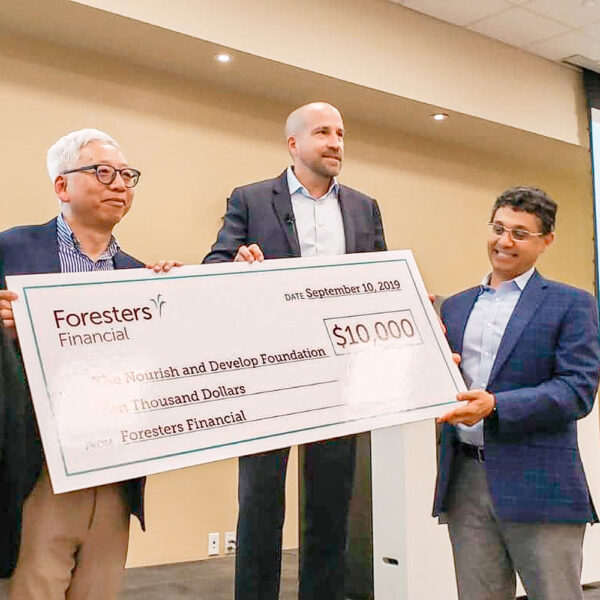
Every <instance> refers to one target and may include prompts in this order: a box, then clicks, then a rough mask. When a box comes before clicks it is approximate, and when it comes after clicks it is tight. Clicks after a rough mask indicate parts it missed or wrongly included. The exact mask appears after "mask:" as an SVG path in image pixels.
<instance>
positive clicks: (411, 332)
mask: <svg viewBox="0 0 600 600" xmlns="http://www.w3.org/2000/svg"><path fill="white" fill-rule="evenodd" d="M8 287H9V289H11V290H13V291H15V292H17V294H18V295H19V299H18V300H17V301H15V302H14V303H13V308H14V313H15V319H16V323H17V331H18V334H19V341H20V344H21V350H22V353H23V357H24V361H25V367H26V371H27V376H28V380H29V384H30V388H31V391H32V396H33V400H34V406H35V411H36V414H37V418H38V423H39V426H40V430H41V434H42V441H43V444H44V450H45V453H46V459H47V462H48V466H49V470H50V476H51V479H52V484H53V487H54V490H55V491H56V492H64V491H69V490H74V489H79V488H84V487H89V486H92V485H100V484H103V483H108V482H112V481H119V480H123V479H128V478H131V477H135V476H140V475H146V474H151V473H157V472H161V471H167V470H171V469H177V468H181V467H185V466H190V465H195V464H200V463H205V462H210V461H215V460H221V459H225V458H231V457H234V456H241V455H244V454H252V453H255V452H261V451H264V450H269V449H274V448H280V447H284V446H289V445H292V444H300V443H306V442H311V441H316V440H320V439H327V438H332V437H336V436H341V435H347V434H351V433H358V432H361V431H367V430H372V429H376V428H380V427H388V426H391V425H397V424H400V423H406V422H409V421H415V420H420V419H427V418H432V417H435V416H437V415H440V414H442V413H443V412H445V411H447V410H448V409H449V405H451V404H453V403H454V402H455V400H454V398H455V396H456V393H457V391H459V390H463V389H464V383H463V381H462V378H461V376H460V373H459V371H458V369H457V368H456V366H455V365H454V363H453V362H452V358H451V354H450V350H449V348H448V346H447V343H446V340H445V338H444V336H443V333H442V331H441V328H440V325H439V322H438V319H437V316H436V315H435V312H434V310H433V308H432V306H431V303H430V302H429V299H428V297H427V293H426V291H425V287H424V285H423V282H422V280H421V277H420V275H419V272H418V269H417V267H416V265H415V262H414V259H413V256H412V253H411V252H409V251H396V252H385V253H369V254H354V255H345V256H338V257H325V258H324V257H315V258H302V259H285V260H271V261H265V262H264V263H262V264H260V265H258V264H253V265H248V264H245V263H228V264H220V265H205V266H193V267H183V268H180V269H177V270H174V271H172V272H170V273H168V274H161V275H156V274H154V273H151V272H150V271H147V270H145V269H134V270H127V271H123V270H121V271H110V272H101V273H100V272H98V273H81V274H53V275H27V276H14V277H9V278H8ZM432 443H433V440H432Z"/></svg>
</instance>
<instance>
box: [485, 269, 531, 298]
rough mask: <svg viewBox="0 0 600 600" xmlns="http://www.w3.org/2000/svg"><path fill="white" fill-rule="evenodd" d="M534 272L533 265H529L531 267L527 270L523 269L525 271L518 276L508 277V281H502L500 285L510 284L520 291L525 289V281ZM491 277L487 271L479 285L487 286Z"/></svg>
mask: <svg viewBox="0 0 600 600" xmlns="http://www.w3.org/2000/svg"><path fill="white" fill-rule="evenodd" d="M534 272H535V267H531V269H529V270H528V271H525V273H521V275H519V276H518V277H515V278H514V279H509V280H508V281H504V282H503V283H502V285H504V284H511V285H512V286H513V287H514V286H516V287H517V288H518V289H519V291H520V292H522V291H523V290H524V289H525V286H526V285H527V282H528V281H529V280H530V279H531V276H532V275H533V273H534ZM491 277H492V274H491V273H488V274H487V275H486V276H485V277H484V278H483V280H482V282H481V285H482V286H483V287H484V288H489V286H490V279H491Z"/></svg>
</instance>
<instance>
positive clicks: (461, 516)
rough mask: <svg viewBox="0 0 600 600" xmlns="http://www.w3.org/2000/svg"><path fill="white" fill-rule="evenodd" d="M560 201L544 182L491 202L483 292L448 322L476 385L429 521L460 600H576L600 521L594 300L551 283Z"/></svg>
mask: <svg viewBox="0 0 600 600" xmlns="http://www.w3.org/2000/svg"><path fill="white" fill-rule="evenodd" d="M555 215H556V203H555V202H554V201H553V200H552V199H551V198H550V197H549V196H547V195H546V194H545V193H544V192H543V191H541V190H538V189H536V188H529V187H517V188H511V189H509V190H506V191H505V192H504V193H503V194H502V195H501V196H500V197H499V198H498V199H497V200H496V203H495V204H494V207H493V210H492V216H491V222H490V223H489V227H490V234H489V238H488V244H487V245H488V255H489V259H490V262H491V265H492V272H491V273H490V274H489V275H487V276H486V277H485V278H484V280H483V282H482V284H481V285H479V286H477V287H474V288H471V289H469V290H466V291H464V292H460V293H459V294H457V295H455V296H452V297H451V298H448V299H447V300H446V301H445V302H444V304H443V306H442V319H443V321H444V323H445V325H446V327H447V329H448V340H449V342H450V345H451V347H452V349H453V351H454V352H458V353H460V354H461V355H462V362H461V365H460V368H461V371H462V373H463V376H464V378H465V382H466V384H467V387H468V388H469V390H468V391H467V392H463V393H460V394H458V396H457V399H458V400H459V401H465V402H466V404H464V405H463V406H461V407H459V408H456V409H454V410H452V411H451V412H449V413H447V414H446V415H444V416H442V417H441V418H440V419H439V421H440V422H442V423H443V425H442V433H441V447H440V453H439V456H440V464H439V471H438V479H437V485H436V494H435V505H434V515H439V516H440V517H441V521H442V522H446V523H448V529H449V533H450V539H451V542H452V550H453V553H454V562H455V566H456V579H457V584H458V592H459V598H460V600H482V599H483V598H485V599H486V600H514V597H515V572H517V573H518V574H519V576H520V578H521V580H522V582H523V585H524V587H525V589H526V591H527V595H528V598H529V599H530V600H565V599H567V598H568V599H569V600H577V599H581V598H583V596H582V592H581V585H580V577H581V564H582V544H583V535H584V531H585V526H586V523H590V522H592V523H593V522H597V520H598V518H597V515H596V511H595V509H594V506H593V504H592V500H591V498H590V494H589V491H588V487H587V483H586V479H585V475H584V472H583V466H582V463H581V458H580V456H579V451H578V449H577V420H578V419H580V418H582V417H584V416H585V415H587V414H588V413H589V412H590V411H591V409H592V406H593V403H594V396H595V393H596V388H597V385H598V370H599V367H600V348H599V344H598V315H597V309H596V301H595V299H594V298H593V296H591V295H590V294H588V293H587V292H584V291H583V290H579V289H576V288H573V287H570V286H567V285H564V284H562V283H557V282H554V281H549V280H547V279H544V278H543V277H542V276H541V275H540V274H539V273H538V272H537V270H536V269H535V263H536V261H537V259H538V257H539V256H540V255H541V254H542V253H543V252H544V251H545V250H546V249H547V248H548V247H549V246H550V244H551V243H552V241H553V239H554V220H555Z"/></svg>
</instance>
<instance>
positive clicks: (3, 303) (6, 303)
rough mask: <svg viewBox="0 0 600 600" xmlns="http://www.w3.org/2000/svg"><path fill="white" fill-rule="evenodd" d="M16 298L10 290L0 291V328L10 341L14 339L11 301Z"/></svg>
mask: <svg viewBox="0 0 600 600" xmlns="http://www.w3.org/2000/svg"><path fill="white" fill-rule="evenodd" d="M17 298H18V296H17V294H15V293H14V292H11V291H10V290H0V320H2V327H4V328H5V329H6V332H7V333H8V334H9V335H10V337H11V338H12V339H16V337H17V330H16V329H15V318H14V316H13V310H12V301H13V300H16V299H17Z"/></svg>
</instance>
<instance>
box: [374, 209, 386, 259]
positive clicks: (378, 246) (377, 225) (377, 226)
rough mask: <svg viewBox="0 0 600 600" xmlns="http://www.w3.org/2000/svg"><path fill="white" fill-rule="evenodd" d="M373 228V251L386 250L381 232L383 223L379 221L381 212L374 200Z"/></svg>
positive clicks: (383, 235)
mask: <svg viewBox="0 0 600 600" xmlns="http://www.w3.org/2000/svg"><path fill="white" fill-rule="evenodd" d="M373 228H374V230H375V244H374V246H375V247H374V250H376V251H379V250H387V245H386V243H385V234H384V232H383V222H382V220H381V211H380V210H379V205H378V204H377V201H376V200H373Z"/></svg>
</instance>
